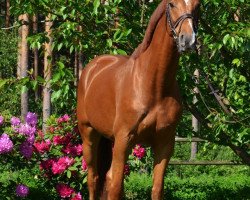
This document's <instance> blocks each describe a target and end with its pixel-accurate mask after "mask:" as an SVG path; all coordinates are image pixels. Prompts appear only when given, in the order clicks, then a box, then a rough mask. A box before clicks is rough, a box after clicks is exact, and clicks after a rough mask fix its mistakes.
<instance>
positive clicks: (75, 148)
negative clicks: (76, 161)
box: [62, 143, 82, 156]
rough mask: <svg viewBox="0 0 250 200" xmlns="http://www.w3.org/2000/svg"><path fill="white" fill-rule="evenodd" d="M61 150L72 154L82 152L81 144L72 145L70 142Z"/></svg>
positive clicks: (77, 154)
mask: <svg viewBox="0 0 250 200" xmlns="http://www.w3.org/2000/svg"><path fill="white" fill-rule="evenodd" d="M62 152H63V153H65V154H70V155H72V156H80V155H81V154H82V145H81V144H78V145H75V146H73V145H72V144H71V143H69V144H68V145H67V146H66V147H65V148H64V149H62Z"/></svg>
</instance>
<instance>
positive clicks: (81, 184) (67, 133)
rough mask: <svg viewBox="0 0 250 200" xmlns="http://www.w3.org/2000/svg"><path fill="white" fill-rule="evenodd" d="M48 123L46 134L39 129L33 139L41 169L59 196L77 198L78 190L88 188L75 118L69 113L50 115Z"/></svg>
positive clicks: (78, 196)
mask: <svg viewBox="0 0 250 200" xmlns="http://www.w3.org/2000/svg"><path fill="white" fill-rule="evenodd" d="M47 127H48V128H47V132H46V134H44V133H42V132H41V131H40V132H39V134H38V136H37V138H36V140H35V142H34V149H35V152H36V153H37V159H38V161H39V163H40V164H39V165H40V170H41V173H42V174H43V176H44V177H46V178H47V180H48V182H49V183H50V184H51V186H52V187H54V189H55V190H56V192H57V193H58V195H59V196H60V197H61V198H67V199H73V200H80V199H82V194H81V193H80V191H81V192H83V193H84V194H86V192H87V187H86V180H87V179H86V175H87V167H86V164H85V161H84V159H83V158H82V145H81V143H82V142H81V138H80V135H79V133H78V129H77V128H76V120H75V118H72V117H70V116H69V115H64V116H62V117H59V118H56V117H54V116H51V117H50V119H49V120H48V122H47Z"/></svg>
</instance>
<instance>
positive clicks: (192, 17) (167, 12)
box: [166, 3, 197, 44]
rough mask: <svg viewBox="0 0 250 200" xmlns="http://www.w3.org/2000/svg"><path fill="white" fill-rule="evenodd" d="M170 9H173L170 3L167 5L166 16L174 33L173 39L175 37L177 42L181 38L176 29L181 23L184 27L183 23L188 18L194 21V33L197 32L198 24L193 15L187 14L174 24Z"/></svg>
mask: <svg viewBox="0 0 250 200" xmlns="http://www.w3.org/2000/svg"><path fill="white" fill-rule="evenodd" d="M170 7H171V4H170V3H168V4H167V9H166V16H167V21H168V24H169V27H170V29H171V32H172V34H173V37H174V39H175V40H176V41H177V39H178V36H179V33H177V32H176V28H177V26H178V25H179V24H180V23H181V25H182V23H183V21H184V20H185V19H187V18H190V19H192V21H193V27H194V32H197V26H196V24H195V23H194V16H193V15H192V14H190V13H185V14H183V15H181V16H180V17H179V18H178V19H177V20H176V21H175V22H174V23H173V21H172V18H171V15H170ZM177 44H178V42H177Z"/></svg>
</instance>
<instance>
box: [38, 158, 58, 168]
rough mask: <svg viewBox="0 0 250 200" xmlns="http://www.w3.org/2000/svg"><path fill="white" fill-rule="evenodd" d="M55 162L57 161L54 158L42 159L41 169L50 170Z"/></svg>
mask: <svg viewBox="0 0 250 200" xmlns="http://www.w3.org/2000/svg"><path fill="white" fill-rule="evenodd" d="M54 162H55V160H54V159H48V160H42V161H41V163H40V170H49V169H51V167H52V165H53V163H54Z"/></svg>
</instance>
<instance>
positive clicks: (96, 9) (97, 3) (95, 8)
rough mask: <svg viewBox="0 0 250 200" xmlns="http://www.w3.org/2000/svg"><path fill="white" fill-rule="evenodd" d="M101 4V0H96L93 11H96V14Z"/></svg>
mask: <svg viewBox="0 0 250 200" xmlns="http://www.w3.org/2000/svg"><path fill="white" fill-rule="evenodd" d="M100 4H101V2H100V0H94V10H93V12H94V14H95V15H97V11H98V8H99V6H100Z"/></svg>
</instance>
